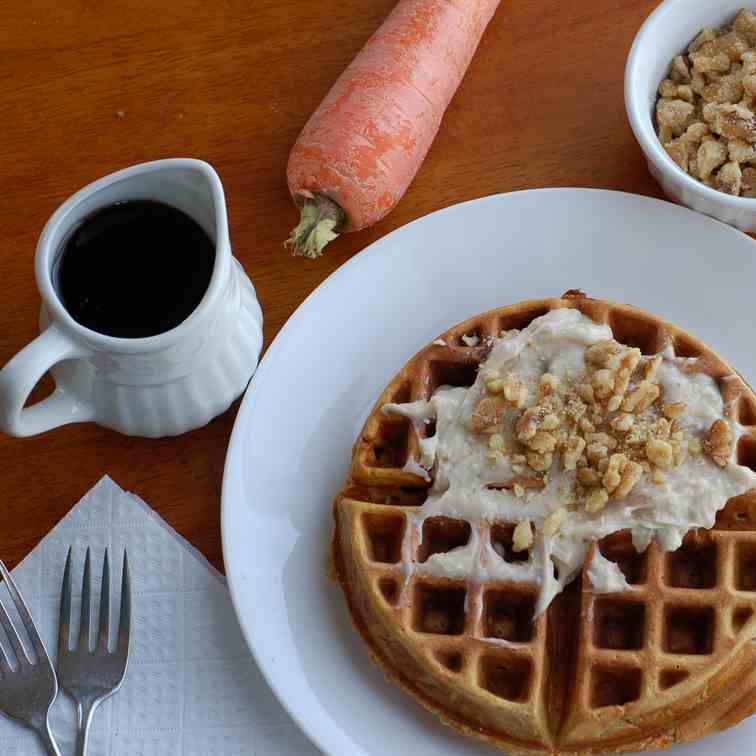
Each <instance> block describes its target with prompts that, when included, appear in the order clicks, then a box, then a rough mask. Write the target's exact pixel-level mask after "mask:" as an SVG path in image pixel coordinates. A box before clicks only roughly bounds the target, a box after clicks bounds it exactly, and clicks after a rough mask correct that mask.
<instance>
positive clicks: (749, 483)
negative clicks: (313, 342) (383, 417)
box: [383, 309, 756, 614]
mask: <svg viewBox="0 0 756 756" xmlns="http://www.w3.org/2000/svg"><path fill="white" fill-rule="evenodd" d="M611 338H612V332H611V329H610V328H609V326H607V325H599V324H597V323H594V322H593V321H592V320H590V319H589V318H587V317H586V316H584V315H583V314H582V313H580V312H579V311H578V310H573V309H558V310H553V311H551V312H549V313H548V314H546V315H544V316H542V317H540V318H537V319H535V320H534V321H533V322H532V323H531V324H530V325H529V326H528V327H527V328H525V329H523V330H522V331H513V332H509V333H508V334H506V335H505V336H504V337H503V338H499V339H496V340H495V341H494V344H493V346H492V349H491V352H490V354H489V356H488V358H487V360H486V362H485V364H484V365H482V366H481V370H480V371H479V375H478V378H477V380H476V381H475V383H474V384H473V385H472V386H471V387H469V388H453V387H440V388H439V389H437V390H436V392H435V393H434V395H433V396H432V397H431V399H430V400H429V401H427V402H426V401H420V402H412V403H407V404H387V405H385V406H384V408H383V410H384V412H388V413H396V414H401V415H403V416H405V417H407V418H409V419H410V420H411V422H412V424H413V426H414V428H415V430H416V431H417V432H418V438H419V439H420V452H421V459H420V460H416V461H415V460H413V463H412V464H417V465H419V466H420V467H421V468H423V469H425V470H429V471H432V479H433V484H432V487H431V489H430V492H429V495H428V498H427V500H426V501H425V503H424V504H423V505H422V506H421V507H419V508H418V510H417V511H416V512H414V513H413V514H412V515H411V516H410V518H409V527H407V528H406V531H405V542H404V544H403V549H402V561H403V568H404V571H405V575H406V577H407V579H409V577H410V576H411V575H412V574H414V573H419V574H423V573H426V574H432V575H435V576H444V577H449V578H456V579H465V580H469V581H471V582H472V583H473V584H477V583H489V582H492V581H516V582H527V583H533V584H536V585H538V586H539V597H538V602H537V606H536V613H537V614H539V613H541V612H542V611H544V610H545V609H546V607H548V605H549V604H550V603H551V601H552V599H553V598H554V596H555V595H557V594H558V593H559V592H560V591H562V589H563V588H564V587H565V586H566V585H567V584H568V583H569V582H570V581H571V580H572V579H573V578H574V577H575V575H576V574H577V573H578V571H579V570H580V568H581V567H582V566H583V562H584V561H585V558H586V554H587V548H588V544H589V543H590V542H592V541H595V540H598V539H601V538H603V537H604V536H607V535H609V534H610V533H614V532H616V531H619V530H630V531H631V532H632V535H633V543H634V544H635V546H636V548H637V549H638V550H639V551H642V550H644V549H645V548H646V547H647V546H648V544H649V543H650V542H651V541H652V540H656V542H657V543H658V544H659V545H660V546H661V548H662V549H665V550H674V549H676V548H678V547H679V546H680V544H681V541H682V538H683V536H684V535H685V533H686V532H687V531H688V530H690V529H692V528H700V527H703V528H711V527H713V525H714V520H715V516H716V513H717V512H718V511H719V510H720V509H722V507H724V505H725V504H726V502H727V500H728V499H729V498H731V497H732V496H736V495H738V494H742V493H744V492H745V491H748V490H749V489H751V488H755V487H756V473H754V472H753V471H751V470H750V469H749V468H747V467H742V466H740V465H738V464H737V462H736V461H735V459H734V454H733V459H731V460H730V461H729V462H728V464H727V465H726V466H725V467H723V468H722V467H719V466H717V465H716V464H714V462H713V461H712V460H711V459H710V458H709V457H708V456H707V455H703V454H701V455H695V456H694V455H689V456H688V457H687V459H686V460H685V461H684V462H683V463H682V464H680V465H679V466H677V467H674V468H671V469H669V470H667V471H666V482H665V483H663V484H658V483H654V482H653V481H652V480H650V476H649V475H644V476H643V477H642V479H641V480H640V481H639V482H638V483H637V484H636V485H635V487H634V488H633V489H632V491H631V492H630V494H629V495H628V496H627V497H625V498H624V499H621V500H616V499H612V498H610V500H609V501H608V503H607V505H606V507H605V508H604V509H603V510H602V511H600V512H598V513H596V514H589V513H588V512H586V511H585V509H583V508H580V509H576V508H574V506H573V505H571V504H569V501H570V499H571V492H572V491H573V488H574V477H575V472H574V471H567V470H564V469H562V465H561V462H560V460H559V455H554V462H553V465H552V468H551V469H550V471H549V475H548V480H547V484H546V485H545V486H544V487H542V488H532V489H528V490H527V491H526V493H525V495H524V496H519V497H518V496H517V495H516V494H515V492H513V491H510V490H506V489H500V488H499V489H497V488H495V486H496V484H497V483H504V482H506V481H510V480H511V479H512V478H515V477H517V475H516V474H515V471H514V470H513V469H512V463H511V461H510V458H509V457H508V456H505V455H499V458H498V459H497V460H496V461H495V462H493V461H492V459H491V454H490V450H489V447H488V438H489V437H488V436H486V435H481V434H475V433H472V432H471V431H470V430H469V427H468V419H469V417H470V416H471V414H472V413H473V411H474V409H475V407H476V406H477V405H478V403H479V402H480V400H481V399H482V398H484V397H485V396H486V389H485V386H484V383H483V379H482V374H483V373H484V371H485V370H488V369H494V370H496V371H498V373H499V374H501V375H502V376H503V375H505V374H507V373H509V372H516V373H517V374H518V375H519V376H521V377H522V378H523V379H525V381H526V383H527V384H528V387H529V389H530V392H529V393H530V397H531V399H532V397H534V396H535V394H536V387H537V385H538V381H539V379H540V377H541V376H542V375H543V374H544V373H546V372H548V373H551V374H552V375H555V376H556V377H557V378H559V379H560V380H575V379H579V378H580V377H581V375H582V374H583V373H585V370H586V368H585V360H584V357H585V351H586V349H587V347H589V346H591V345H592V344H595V343H598V342H600V341H605V340H607V339H611ZM660 355H661V357H662V362H661V364H660V365H659V368H658V371H657V380H658V383H659V386H660V388H661V390H662V400H663V401H664V402H666V403H672V402H684V403H685V405H686V411H685V413H684V415H683V416H682V417H681V418H679V424H680V427H681V428H682V429H683V430H685V431H686V432H687V433H689V434H690V435H691V436H693V437H697V438H699V439H700V440H703V438H704V435H705V433H706V431H707V430H708V429H709V427H710V426H711V423H712V422H713V421H714V420H716V419H720V418H723V416H724V405H723V400H722V396H721V394H720V392H719V389H718V388H717V385H716V383H715V382H714V380H713V379H712V378H710V377H709V376H707V375H705V374H703V373H696V372H691V371H690V369H688V370H687V371H686V370H682V369H681V368H682V367H688V366H687V365H684V364H683V363H687V362H690V361H689V360H685V359H682V358H677V357H675V356H674V353H673V351H672V350H671V348H667V349H665V350H664V351H662V352H660ZM651 411H652V410H651V409H649V410H646V412H651ZM515 416H516V413H515V412H514V411H512V412H510V413H508V415H507V418H506V420H505V427H504V429H503V431H502V435H503V436H504V439H505V441H507V442H513V441H514V429H513V425H514V419H515ZM432 420H435V421H436V433H435V435H434V436H433V437H432V438H429V439H424V438H422V434H421V433H420V431H421V429H422V428H423V427H424V425H425V424H426V423H429V422H431V421H432ZM727 422H728V423H729V424H730V426H731V428H732V431H733V434H734V436H735V438H737V437H738V436H739V435H740V432H741V428H740V426H738V425H737V424H736V423H734V422H732V421H731V420H727ZM406 469H412V468H410V467H408V468H406ZM561 507H567V509H568V510H569V511H568V515H567V518H566V519H565V521H564V522H563V523H562V526H561V528H560V529H559V531H558V532H557V533H556V534H555V535H548V534H546V533H544V531H543V525H544V521H545V520H546V518H547V517H548V516H549V514H551V513H552V512H554V511H555V510H557V509H559V508H561ZM434 516H446V517H451V518H458V519H462V520H466V521H467V522H469V523H470V524H471V526H472V532H471V537H470V539H469V541H468V543H467V544H466V545H465V546H462V547H459V548H456V549H452V550H451V551H448V552H445V553H438V554H433V555H432V556H431V557H430V558H429V559H428V560H427V561H426V562H425V563H419V562H417V561H416V560H415V559H414V557H413V545H412V544H413V543H420V542H421V539H422V532H423V531H422V525H423V522H424V521H425V520H426V519H427V518H428V517H434ZM521 520H530V522H531V524H532V526H533V528H534V544H533V547H532V549H531V550H530V553H529V558H528V560H527V561H520V562H517V561H506V559H504V558H503V557H502V555H501V554H499V553H497V551H496V550H495V548H494V546H493V545H492V541H491V538H490V536H489V532H490V529H489V526H490V524H491V523H493V522H499V523H500V522H508V523H517V522H519V521H521ZM597 551H598V549H596V552H597ZM554 565H556V571H557V575H556V576H555V575H554ZM588 574H589V577H590V578H591V581H592V582H593V585H594V587H595V589H596V590H623V589H624V588H626V587H627V583H626V582H625V581H624V578H622V574H621V572H620V571H619V569H618V567H617V566H616V565H615V564H614V563H612V562H610V561H608V560H606V559H604V558H603V557H600V556H599V557H595V558H594V559H593V560H592V561H591V564H590V567H589V573H588ZM620 578H622V579H620Z"/></svg>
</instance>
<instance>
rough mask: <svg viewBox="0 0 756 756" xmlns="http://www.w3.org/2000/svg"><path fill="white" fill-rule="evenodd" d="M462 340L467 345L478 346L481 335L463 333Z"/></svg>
mask: <svg viewBox="0 0 756 756" xmlns="http://www.w3.org/2000/svg"><path fill="white" fill-rule="evenodd" d="M462 341H463V343H464V344H465V346H469V347H476V346H478V344H480V336H476V335H475V334H472V335H468V334H466V333H465V334H463V335H462Z"/></svg>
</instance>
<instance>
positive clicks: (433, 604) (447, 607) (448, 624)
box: [413, 583, 467, 635]
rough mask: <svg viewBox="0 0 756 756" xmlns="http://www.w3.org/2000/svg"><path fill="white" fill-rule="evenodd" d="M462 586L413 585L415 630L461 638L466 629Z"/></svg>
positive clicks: (464, 592)
mask: <svg viewBox="0 0 756 756" xmlns="http://www.w3.org/2000/svg"><path fill="white" fill-rule="evenodd" d="M466 594H467V589H466V588H465V586H464V585H463V584H460V585H454V584H448V585H443V586H442V585H434V584H431V583H418V584H417V585H416V586H415V601H414V611H415V616H414V623H413V625H414V628H415V630H417V631H418V632H421V633H433V634H435V635H461V634H462V630H463V629H464V627H465V596H466Z"/></svg>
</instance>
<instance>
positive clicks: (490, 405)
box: [470, 55, 756, 532]
mask: <svg viewBox="0 0 756 756" xmlns="http://www.w3.org/2000/svg"><path fill="white" fill-rule="evenodd" d="M754 70H755V71H756V55H755V56H754ZM692 75H693V73H691V76H692ZM755 75H756V74H755ZM694 126H695V125H694ZM694 126H691V127H690V139H691V141H694V140H695V139H702V140H707V139H708V140H711V139H713V137H711V136H710V135H708V134H707V133H706V127H705V125H704V126H703V128H699V129H696V128H694ZM687 134H688V132H686V135H687ZM684 138H685V139H687V138H688V137H687V136H685V137H684ZM702 143H705V142H702ZM695 149H697V148H694V151H695ZM736 149H737V148H736ZM662 360H663V358H662V355H660V354H659V355H653V356H649V357H644V356H643V355H642V354H641V352H640V350H639V349H637V348H635V347H627V346H624V345H622V344H619V343H618V342H617V341H615V340H613V339H611V340H606V341H603V342H600V343H598V344H594V345H592V346H590V347H589V348H588V349H586V352H585V361H584V364H585V370H584V371H580V372H578V373H577V374H571V373H568V372H565V373H564V374H559V375H556V374H555V373H551V372H547V373H544V374H543V375H542V376H541V377H540V379H539V380H538V381H537V382H536V386H537V390H536V391H535V392H534V391H533V382H532V380H530V379H529V382H527V383H526V381H525V380H524V379H523V378H522V376H520V375H518V374H517V373H509V374H505V373H503V372H502V373H499V372H498V371H496V370H490V369H484V371H483V373H482V381H483V383H484V385H485V386H486V389H487V395H486V396H485V397H484V398H483V399H481V400H480V401H479V403H478V405H477V407H476V408H475V411H474V412H473V415H472V416H471V418H470V427H471V428H472V429H473V430H474V431H475V432H476V433H479V434H485V436H486V437H487V451H486V454H487V457H488V459H489V460H490V462H491V463H492V464H493V465H498V464H499V463H500V462H502V461H503V460H504V458H508V459H509V462H510V464H511V469H512V471H513V473H514V474H515V475H516V476H517V478H516V479H515V480H513V481H510V484H509V487H510V488H511V490H512V491H513V492H514V495H515V496H516V497H518V498H522V497H524V496H525V495H526V493H527V490H528V488H531V487H534V486H536V487H541V488H543V487H544V486H546V485H547V481H548V477H549V471H550V470H551V468H552V466H553V463H554V462H555V455H558V456H559V463H560V469H562V470H564V471H567V472H572V471H574V480H573V478H572V477H569V476H568V478H567V484H568V485H569V486H570V488H569V490H566V489H565V490H563V495H564V497H565V499H566V500H567V501H569V502H570V504H571V505H582V506H583V507H584V509H585V511H586V512H589V513H597V512H600V511H601V510H602V509H603V508H604V507H606V506H607V504H608V503H609V502H610V501H611V500H621V499H623V498H625V497H627V496H628V495H629V494H630V493H631V492H632V490H633V489H634V487H635V486H636V484H637V483H638V481H640V480H641V478H642V476H643V475H644V474H647V475H648V476H649V477H650V478H651V479H652V481H653V482H654V483H656V484H657V485H661V484H662V483H663V482H665V481H666V476H665V474H664V471H665V470H667V469H670V468H673V467H676V466H678V465H681V464H683V462H684V461H685V459H686V457H687V455H688V454H696V453H700V452H701V450H702V447H701V444H700V442H698V441H697V440H696V439H695V438H691V436H690V435H689V433H688V432H687V431H685V430H684V428H685V425H684V424H683V423H681V422H680V421H681V419H682V418H683V417H684V415H685V412H686V409H687V408H686V405H685V404H684V403H683V402H665V401H664V396H663V395H662V389H661V387H660V385H659V383H658V382H657V381H658V379H657V373H658V370H659V366H660V365H661V363H662ZM528 387H530V388H529V389H528ZM528 399H529V400H530V402H532V404H530V405H528V404H527V401H528ZM513 409H514V410H516V411H515V412H513V411H512V410H513ZM505 422H506V425H505ZM509 423H511V426H509ZM507 427H511V428H512V430H513V435H514V438H513V439H508V436H507V434H506V428H507ZM727 434H730V435H729V436H728V435H727ZM730 436H731V431H730V427H729V425H727V423H725V422H724V421H722V426H716V427H715V426H712V429H711V430H710V432H709V435H708V437H707V439H706V442H705V449H706V451H707V453H709V454H710V455H711V456H712V458H713V459H715V461H716V460H717V459H719V460H720V461H717V464H726V462H727V460H728V459H729V458H730V456H731V454H732V443H733V441H732V438H731V437H730ZM728 439H729V441H728ZM524 481H528V482H527V483H526V482H524ZM531 482H532V485H531ZM560 485H561V486H563V487H564V483H560ZM554 516H555V515H552V518H553V517H554ZM556 516H557V517H561V515H556ZM550 520H551V518H550ZM554 522H556V521H555V520H554ZM522 527H523V529H525V527H526V525H525V524H523V525H522ZM528 527H529V525H528ZM554 527H555V529H554V531H553V532H556V531H557V530H558V525H556V526H554Z"/></svg>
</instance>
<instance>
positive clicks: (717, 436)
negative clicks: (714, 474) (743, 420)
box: [703, 420, 733, 467]
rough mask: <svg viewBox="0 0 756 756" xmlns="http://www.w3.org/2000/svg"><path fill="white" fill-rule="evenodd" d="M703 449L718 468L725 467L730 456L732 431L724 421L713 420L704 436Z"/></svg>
mask: <svg viewBox="0 0 756 756" xmlns="http://www.w3.org/2000/svg"><path fill="white" fill-rule="evenodd" d="M703 448H704V450H705V451H706V453H707V454H708V455H709V456H710V457H711V458H712V460H714V462H715V463H716V464H718V465H719V466H720V467H727V463H728V462H729V460H730V457H731V456H732V450H733V436H732V429H731V428H730V426H729V424H728V423H727V421H726V420H715V421H714V422H713V423H712V424H711V428H709V432H708V433H707V435H706V440H705V441H704V444H703Z"/></svg>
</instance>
